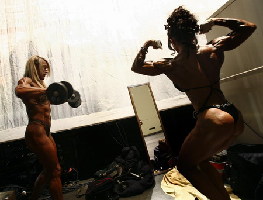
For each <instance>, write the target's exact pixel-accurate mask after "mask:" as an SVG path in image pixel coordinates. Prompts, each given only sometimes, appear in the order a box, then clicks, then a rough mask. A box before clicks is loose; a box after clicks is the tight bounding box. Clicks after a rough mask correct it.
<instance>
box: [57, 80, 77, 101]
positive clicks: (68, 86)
mask: <svg viewBox="0 0 263 200" xmlns="http://www.w3.org/2000/svg"><path fill="white" fill-rule="evenodd" d="M60 82H61V83H62V84H64V85H65V86H66V87H67V89H68V99H69V98H70V97H71V96H72V94H73V91H74V89H73V87H72V85H71V84H70V83H69V82H67V81H60Z"/></svg>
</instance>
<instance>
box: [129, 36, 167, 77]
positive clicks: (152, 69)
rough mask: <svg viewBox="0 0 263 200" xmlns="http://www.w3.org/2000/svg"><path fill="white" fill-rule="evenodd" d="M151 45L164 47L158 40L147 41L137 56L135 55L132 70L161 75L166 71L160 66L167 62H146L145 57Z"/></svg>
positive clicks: (157, 47) (139, 72)
mask: <svg viewBox="0 0 263 200" xmlns="http://www.w3.org/2000/svg"><path fill="white" fill-rule="evenodd" d="M149 46H152V47H153V48H154V49H159V48H162V47H161V44H160V42H158V41H156V40H148V41H146V42H145V43H144V45H143V47H142V48H141V49H140V51H139V53H138V54H137V56H136V57H135V59H134V61H133V65H132V68H131V70H132V71H133V72H135V73H138V74H144V75H149V76H156V75H160V74H162V73H164V71H163V70H162V68H161V67H160V66H161V65H163V64H165V62H162V61H158V62H150V61H149V62H145V57H146V54H147V52H148V47H149ZM166 63H167V62H166Z"/></svg>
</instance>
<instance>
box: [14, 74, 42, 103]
mask: <svg viewBox="0 0 263 200" xmlns="http://www.w3.org/2000/svg"><path fill="white" fill-rule="evenodd" d="M32 85H33V82H32V79H31V78H28V77H24V78H22V79H20V80H19V81H18V85H17V86H16V88H15V93H16V96H17V97H19V98H22V97H23V96H24V95H28V94H30V95H39V94H44V93H45V92H46V88H38V87H34V86H32Z"/></svg>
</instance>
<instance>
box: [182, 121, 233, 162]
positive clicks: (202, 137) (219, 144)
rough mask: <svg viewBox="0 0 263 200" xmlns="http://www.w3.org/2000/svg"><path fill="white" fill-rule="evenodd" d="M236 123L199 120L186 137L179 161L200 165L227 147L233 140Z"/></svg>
mask: <svg viewBox="0 0 263 200" xmlns="http://www.w3.org/2000/svg"><path fill="white" fill-rule="evenodd" d="M234 134H235V125H234V123H231V122H229V123H226V122H224V123H222V124H220V123H218V122H215V121H213V120H207V119H205V120H203V119H201V120H199V121H197V123H196V126H195V127H194V129H193V130H192V131H191V132H190V133H189V135H188V136H187V137H186V139H185V141H184V143H183V144H182V147H181V150H180V153H179V162H183V163H185V164H187V165H198V164H199V163H200V162H202V161H205V160H207V159H209V158H210V157H211V156H213V155H214V154H216V153H218V152H219V151H222V150H223V149H226V148H227V147H228V145H229V143H230V141H233V135H234Z"/></svg>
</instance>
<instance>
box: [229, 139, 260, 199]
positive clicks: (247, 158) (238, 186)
mask: <svg viewBox="0 0 263 200" xmlns="http://www.w3.org/2000/svg"><path fill="white" fill-rule="evenodd" d="M227 159H228V162H229V166H230V167H229V169H228V170H227V178H228V182H229V184H230V185H231V187H232V189H233V192H234V193H235V194H237V195H238V196H239V197H240V198H242V197H243V198H252V199H255V198H256V196H259V194H258V193H259V191H260V190H262V189H261V188H262V183H261V182H260V179H261V177H262V175H263V145H262V144H237V145H234V146H232V147H230V148H229V149H228V150H227Z"/></svg>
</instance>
